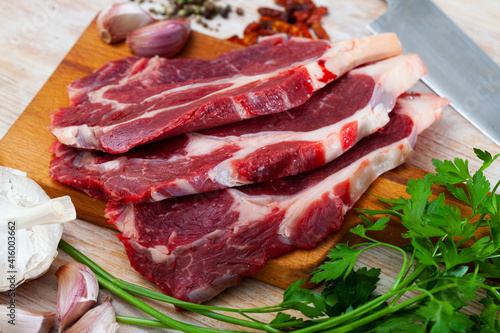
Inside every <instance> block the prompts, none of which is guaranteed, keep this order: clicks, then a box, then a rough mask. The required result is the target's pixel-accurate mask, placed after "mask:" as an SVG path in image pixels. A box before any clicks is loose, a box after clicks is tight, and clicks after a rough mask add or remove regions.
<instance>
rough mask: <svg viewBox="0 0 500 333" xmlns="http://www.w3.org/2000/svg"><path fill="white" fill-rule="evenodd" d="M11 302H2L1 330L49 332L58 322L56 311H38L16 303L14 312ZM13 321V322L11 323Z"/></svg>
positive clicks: (0, 311) (14, 332)
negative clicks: (11, 308)
mask: <svg viewBox="0 0 500 333" xmlns="http://www.w3.org/2000/svg"><path fill="white" fill-rule="evenodd" d="M9 306H10V304H6V303H3V304H0V317H1V318H2V319H0V332H10V333H18V332H19V333H26V332H30V333H48V332H50V330H51V329H52V327H53V326H54V323H55V322H56V314H55V313H54V312H47V311H36V310H30V309H27V308H23V307H20V306H19V305H17V304H16V305H15V309H13V311H14V312H13V313H11V310H10V308H9ZM9 321H11V323H12V324H11V323H9Z"/></svg>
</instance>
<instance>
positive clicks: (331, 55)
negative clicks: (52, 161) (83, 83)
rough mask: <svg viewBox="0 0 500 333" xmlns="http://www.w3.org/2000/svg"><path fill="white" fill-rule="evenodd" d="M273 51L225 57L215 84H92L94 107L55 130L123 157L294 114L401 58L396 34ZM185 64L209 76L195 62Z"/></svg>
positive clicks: (286, 43)
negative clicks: (328, 89)
mask: <svg viewBox="0 0 500 333" xmlns="http://www.w3.org/2000/svg"><path fill="white" fill-rule="evenodd" d="M266 43H267V44H266V45H267V47H265V48H261V49H258V51H259V52H255V49H254V48H253V47H248V48H245V49H243V50H240V51H236V52H237V56H234V55H233V54H232V53H230V54H229V55H226V56H224V58H226V59H229V60H228V62H227V64H228V65H227V69H228V74H226V75H225V76H217V75H220V74H221V72H223V71H222V69H219V70H215V71H214V72H215V73H216V74H214V75H215V77H209V78H207V77H205V76H204V75H201V74H200V75H201V78H200V77H196V74H195V75H194V76H195V77H194V78H193V79H189V78H188V80H187V81H182V82H174V83H170V82H167V83H164V84H163V83H162V82H155V83H153V84H147V83H146V84H145V85H146V86H145V87H142V86H141V87H140V88H142V89H135V88H136V85H137V84H141V85H142V84H143V83H144V80H141V79H140V78H136V79H133V80H132V81H133V82H132V83H130V84H127V82H126V78H127V77H128V76H127V75H126V74H123V75H125V76H126V77H125V78H122V79H121V80H119V83H118V84H117V85H116V86H113V85H112V81H110V82H111V85H112V86H110V85H106V86H104V87H102V88H97V87H98V86H99V84H97V86H96V87H94V86H92V83H89V85H90V86H91V87H90V88H89V90H90V91H89V97H88V99H86V100H85V99H84V98H83V101H82V102H81V103H80V104H78V105H75V106H71V107H66V108H60V109H59V110H58V111H57V112H56V113H55V114H53V115H52V124H51V126H50V129H51V131H52V133H53V134H54V135H55V136H56V138H57V139H58V140H59V141H60V142H61V143H63V144H66V145H69V146H72V147H78V148H83V149H100V150H104V151H107V152H110V153H123V152H126V151H128V150H130V149H131V148H133V147H134V146H137V145H142V144H145V143H147V142H151V141H158V140H161V139H165V138H167V137H172V136H175V135H179V134H183V133H187V132H191V131H195V130H200V129H206V128H212V127H215V126H219V125H223V124H227V123H232V122H236V121H239V120H241V119H245V118H252V117H255V116H260V115H266V114H272V113H276V112H281V111H285V110H288V109H290V108H293V107H296V106H298V105H301V104H303V103H304V102H305V101H306V100H307V99H309V98H310V97H311V95H312V93H313V92H314V91H316V90H318V89H319V88H321V87H323V86H325V85H326V84H327V83H329V82H331V81H333V80H334V79H336V78H337V77H338V76H340V75H342V74H344V73H345V72H347V71H348V70H350V69H352V68H354V67H356V66H358V65H361V64H364V63H367V62H371V61H375V60H380V59H383V58H387V57H391V56H394V55H397V54H399V53H401V52H402V50H401V46H400V43H399V41H398V39H397V37H396V36H395V35H394V34H382V35H377V36H371V37H361V38H359V39H354V40H350V41H345V42H338V43H330V42H328V41H319V40H318V41H313V40H310V39H303V38H293V37H292V38H290V39H288V40H285V39H284V38H283V37H282V36H277V37H276V36H273V37H269V38H268V40H267V42H266ZM132 62H133V61H132ZM135 63H137V62H135ZM178 63H179V64H183V65H185V66H186V67H187V68H188V67H189V68H190V67H191V65H192V66H193V68H191V70H193V71H195V72H196V71H197V72H199V73H203V72H204V69H203V67H201V68H200V67H196V66H197V65H196V63H194V62H193V61H191V60H189V59H185V60H184V62H180V61H179V62H178ZM111 67H113V66H111ZM104 71H106V70H104ZM111 71H112V70H111ZM118 72H119V71H118ZM117 75H118V76H120V74H117ZM123 75H121V76H123ZM132 75H133V74H132ZM139 76H140V75H139ZM146 76H147V78H148V79H149V78H150V77H151V76H150V75H146ZM108 79H109V78H108ZM103 81H106V79H103ZM146 81H147V80H146ZM153 81H154V80H153ZM156 83H159V84H156ZM75 86H80V85H75ZM96 88H97V90H93V91H92V89H96ZM76 95H77V97H74V98H76V99H77V100H81V99H82V97H81V96H80V95H81V94H80V93H76ZM78 96H80V97H78Z"/></svg>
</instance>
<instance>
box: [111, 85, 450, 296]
mask: <svg viewBox="0 0 500 333" xmlns="http://www.w3.org/2000/svg"><path fill="white" fill-rule="evenodd" d="M447 103H448V100H445V99H442V98H439V97H437V96H436V95H433V94H427V95H422V96H411V97H406V98H401V99H399V100H398V105H396V108H395V111H394V112H393V113H392V114H391V120H390V122H389V124H388V125H387V126H385V127H384V128H383V129H382V130H380V131H379V132H377V133H374V134H373V135H371V136H370V137H367V138H365V139H363V140H361V141H360V142H359V143H358V144H356V146H354V147H353V148H352V149H350V150H349V151H347V152H346V153H344V154H343V155H341V156H340V157H339V158H337V159H336V160H334V161H333V162H330V163H329V164H327V165H325V166H324V167H322V168H319V169H315V170H313V171H310V172H307V173H302V174H299V175H296V176H291V177H286V178H280V179H276V180H272V181H269V182H266V183H260V184H253V185H247V186H243V187H239V188H231V189H227V190H222V191H218V192H211V193H205V194H199V195H194V196H185V197H179V198H173V199H167V200H163V201H159V202H154V203H142V204H129V205H120V204H117V203H112V202H109V203H108V206H107V210H106V211H107V217H108V218H109V219H110V222H111V223H113V224H114V225H115V226H116V227H117V228H118V229H119V230H120V231H121V232H122V234H121V235H119V236H118V237H119V238H120V240H121V241H122V242H123V244H124V246H125V248H126V252H127V255H128V257H129V259H130V262H131V265H132V266H133V267H134V268H135V269H136V270H137V271H139V272H140V273H141V274H142V275H144V276H145V277H146V278H147V279H148V280H150V281H153V282H155V283H156V284H157V285H158V286H159V287H160V288H161V289H162V290H163V291H164V292H165V293H167V294H169V295H172V296H174V297H176V298H179V299H183V300H187V301H190V302H195V303H199V302H203V301H206V300H208V299H210V298H212V297H214V296H215V295H217V294H218V293H220V292H221V291H222V290H224V289H226V288H227V287H230V286H234V285H236V284H238V283H239V282H240V281H241V279H242V277H243V276H247V275H250V274H253V273H255V272H257V271H258V270H259V269H261V268H262V267H263V265H264V264H265V262H266V260H267V259H269V258H271V257H274V256H277V255H279V254H281V253H283V252H286V251H290V250H292V249H293V248H294V247H300V248H311V247H314V246H316V244H317V243H318V242H319V241H321V240H322V239H324V238H325V237H326V236H327V235H328V234H329V233H330V232H331V231H333V230H336V229H338V228H339V227H340V226H341V224H342V220H343V216H344V214H345V213H346V212H347V211H348V210H349V209H350V208H351V207H352V206H353V204H354V202H355V201H356V200H358V199H359V197H360V196H361V195H362V194H363V193H364V191H365V190H366V189H367V188H368V186H369V185H370V183H371V182H372V181H373V180H375V179H376V177H378V176H379V175H380V174H382V173H383V172H385V171H387V170H389V169H392V168H394V167H396V166H397V165H400V164H401V163H403V162H404V160H405V159H406V158H407V157H408V155H409V154H410V152H411V151H412V146H413V145H414V144H415V142H416V136H417V133H418V132H420V131H422V130H423V129H424V128H425V126H428V125H429V124H430V123H432V121H433V120H435V119H436V118H438V117H439V116H440V114H441V113H440V110H441V107H442V106H444V105H445V104H447Z"/></svg>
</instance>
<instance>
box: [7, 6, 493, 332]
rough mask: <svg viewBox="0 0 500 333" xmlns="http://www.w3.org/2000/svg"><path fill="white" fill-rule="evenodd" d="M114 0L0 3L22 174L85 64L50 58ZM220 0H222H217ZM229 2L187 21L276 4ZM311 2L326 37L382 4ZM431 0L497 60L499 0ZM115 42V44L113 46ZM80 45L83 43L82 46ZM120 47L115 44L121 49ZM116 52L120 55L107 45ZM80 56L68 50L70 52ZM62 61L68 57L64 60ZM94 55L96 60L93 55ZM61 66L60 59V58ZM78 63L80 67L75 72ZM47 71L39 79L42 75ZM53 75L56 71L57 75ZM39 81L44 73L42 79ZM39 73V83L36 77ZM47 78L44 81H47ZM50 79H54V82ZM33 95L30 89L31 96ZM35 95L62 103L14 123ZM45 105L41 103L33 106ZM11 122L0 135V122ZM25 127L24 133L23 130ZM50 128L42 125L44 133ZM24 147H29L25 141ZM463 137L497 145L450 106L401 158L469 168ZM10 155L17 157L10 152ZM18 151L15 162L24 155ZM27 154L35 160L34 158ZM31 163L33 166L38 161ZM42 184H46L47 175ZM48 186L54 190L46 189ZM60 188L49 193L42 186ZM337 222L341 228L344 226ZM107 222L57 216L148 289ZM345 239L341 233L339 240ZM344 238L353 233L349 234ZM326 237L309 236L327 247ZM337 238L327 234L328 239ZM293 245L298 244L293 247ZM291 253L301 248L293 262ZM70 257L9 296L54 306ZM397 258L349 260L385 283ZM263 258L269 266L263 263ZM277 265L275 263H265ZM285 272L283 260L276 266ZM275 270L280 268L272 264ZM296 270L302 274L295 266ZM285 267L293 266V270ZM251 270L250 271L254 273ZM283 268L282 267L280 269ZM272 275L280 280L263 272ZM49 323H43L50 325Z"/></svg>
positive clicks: (388, 188) (265, 298)
mask: <svg viewBox="0 0 500 333" xmlns="http://www.w3.org/2000/svg"><path fill="white" fill-rule="evenodd" d="M112 2H115V1H114V0H86V1H81V0H76V1H67V0H48V1H45V0H32V1H26V2H6V3H4V4H3V5H4V6H3V10H2V11H1V12H0V27H1V28H2V31H3V32H4V33H3V34H2V36H0V46H1V47H2V49H3V50H6V52H3V53H2V54H0V100H1V101H2V103H0V138H1V137H2V136H4V135H5V136H9V137H10V138H9V139H8V141H9V142H10V143H11V144H13V145H15V146H14V147H12V149H10V150H9V151H8V152H7V151H4V146H3V141H2V143H1V144H0V165H12V164H13V163H15V164H16V165H18V166H19V167H18V168H19V169H21V170H24V171H28V174H29V175H30V176H32V177H33V176H35V177H36V176H37V175H38V176H40V177H46V176H47V171H48V169H47V168H48V161H49V159H50V157H48V156H47V155H46V153H47V150H45V147H44V149H41V150H40V151H33V150H30V149H28V148H29V147H30V145H35V144H37V145H39V143H38V141H39V140H40V141H43V140H46V142H45V143H44V145H46V147H47V148H48V146H49V145H50V143H51V140H53V138H50V140H47V138H48V137H46V135H47V133H48V132H47V131H46V127H47V125H48V123H49V119H48V112H49V111H50V110H54V107H55V108H56V107H58V106H61V105H67V97H66V93H65V85H66V84H67V83H69V82H70V81H71V80H72V79H75V78H77V77H80V76H82V75H86V73H88V71H89V70H92V68H90V67H88V68H85V67H86V66H84V68H79V69H76V68H75V72H73V74H65V75H66V76H65V75H63V74H64V73H61V72H60V68H58V69H57V70H56V71H55V72H54V69H56V67H57V66H58V64H59V63H60V62H61V60H62V59H63V58H64V57H65V56H66V54H67V52H68V51H69V50H70V49H71V47H72V45H73V44H75V42H76V41H77V39H78V37H79V36H80V34H81V33H82V32H83V31H84V30H85V28H86V27H87V25H88V24H89V23H90V22H91V20H92V18H93V17H95V15H96V14H97V11H98V10H99V9H100V8H102V7H103V6H104V5H105V4H108V3H112ZM223 2H226V1H223ZM227 2H228V3H230V4H231V5H233V6H240V7H242V8H244V10H245V15H244V16H242V17H239V16H236V14H235V13H234V12H233V13H231V14H230V17H229V20H224V19H220V18H219V19H217V20H214V21H212V22H209V27H208V28H204V27H201V26H200V25H196V24H193V29H194V30H196V31H202V32H204V33H206V34H210V35H212V36H214V37H218V38H227V37H229V36H230V35H232V34H235V33H236V34H240V35H241V32H242V31H243V28H244V26H246V24H248V23H249V22H251V21H255V20H256V19H257V18H258V15H257V13H256V8H258V7H260V6H269V7H275V6H274V5H273V3H272V1H271V0H255V1H247V0H228V1H227ZM315 2H316V3H317V4H318V5H324V6H327V7H328V9H329V15H328V16H327V17H325V18H324V27H325V29H326V30H327V31H328V33H329V34H330V36H332V39H333V40H342V39H347V38H353V37H357V36H360V35H365V34H367V33H368V32H367V30H366V28H365V26H366V24H367V23H369V22H371V21H372V20H374V19H375V18H377V17H378V16H379V15H381V14H382V13H383V12H384V11H385V10H386V3H385V1H384V0H335V1H332V0H317V1H315ZM435 3H436V4H437V5H438V7H440V8H441V9H442V10H444V11H445V13H447V14H448V15H449V16H450V18H451V19H452V20H453V21H455V22H456V23H457V24H458V25H459V26H460V27H461V28H462V29H464V30H465V32H466V33H467V34H469V35H470V36H471V37H472V39H473V40H474V41H475V42H476V43H478V44H479V46H480V47H482V48H483V49H484V50H485V51H486V52H487V53H488V54H489V55H490V56H491V57H492V58H493V59H494V60H495V61H496V62H497V63H500V20H499V19H498V13H500V2H497V1H491V0H478V1H472V0H435ZM120 48H123V46H118V48H117V49H116V50H117V52H121V51H120ZM84 49H85V47H84ZM88 49H89V50H88V51H90V52H92V54H94V53H95V56H96V57H97V58H98V59H101V60H102V61H103V62H104V61H108V60H111V58H113V57H114V56H115V55H111V58H106V59H105V58H104V55H103V54H102V53H101V52H100V51H99V50H96V49H93V48H91V47H89V48H88ZM122 51H123V50H122ZM116 57H119V56H118V55H117V54H116ZM78 58H80V59H81V58H82V57H81V55H79V54H75V55H74V59H78ZM66 65H67V66H69V67H71V63H68V64H66ZM99 65H100V64H99ZM61 66H62V65H61ZM78 71H80V72H78ZM51 74H53V75H52V77H51V78H50V79H49V81H47V79H48V78H49V76H50V75H51ZM59 76H60V77H59ZM46 81H47V82H46ZM45 82H46V83H45ZM51 82H52V83H51ZM57 82H59V83H57ZM44 83H45V84H46V85H50V84H54V83H57V84H59V88H58V89H59V90H58V91H55V90H54V91H53V92H52V93H51V94H48V91H45V92H44V91H40V92H39V93H38V94H37V92H38V91H39V90H40V88H41V87H42V86H43V85H44ZM416 89H417V90H419V91H428V88H427V87H425V86H424V85H423V84H420V85H417V87H416ZM35 95H36V96H35ZM34 96H35V99H34V100H33V101H32V103H31V104H30V107H35V108H36V105H35V104H34V102H35V100H41V99H45V100H50V99H60V98H62V101H63V102H62V104H60V103H59V102H58V103H53V104H51V105H52V106H51V108H50V109H47V110H40V113H38V114H37V113H36V112H34V113H33V114H31V115H30V114H29V113H26V114H23V115H22V116H21V119H22V118H25V120H24V121H25V122H27V123H28V124H30V127H29V131H28V133H26V131H19V129H18V128H16V126H13V127H12V128H11V126H12V124H13V123H14V122H15V120H16V119H17V117H18V116H19V115H20V114H21V113H22V112H23V110H25V108H26V106H27V105H28V104H29V103H30V101H31V100H32V98H33V97H34ZM42 111H43V112H46V113H42ZM9 128H11V132H12V133H11V132H9V134H8V135H7V134H6V133H7V130H8V129H9ZM23 136H26V138H28V140H26V138H23ZM49 137H50V135H49ZM26 147H28V148H26ZM472 147H479V148H481V149H486V150H489V151H490V152H492V153H498V152H499V151H500V150H499V148H498V146H496V145H495V144H493V143H492V142H491V141H490V140H489V139H487V138H486V137H485V136H484V135H482V134H481V133H480V132H479V131H478V130H477V129H475V128H474V127H473V126H472V125H470V124H469V123H468V122H467V121H466V120H465V119H463V118H462V117H461V116H460V115H458V114H457V113H456V112H455V111H454V110H453V109H452V108H449V107H447V108H446V109H445V110H444V115H443V118H442V119H441V120H440V121H438V122H437V123H435V124H434V125H433V126H432V127H431V128H430V129H428V130H427V131H425V132H424V133H422V135H421V136H420V137H419V142H418V144H417V147H416V153H415V154H414V155H413V156H412V157H411V158H410V160H409V164H411V165H413V166H417V167H419V168H421V169H424V170H427V171H431V170H432V164H431V159H432V158H439V159H444V158H448V159H450V158H454V157H456V156H458V157H462V158H468V159H471V164H470V166H471V168H472V169H477V168H478V166H479V162H478V161H477V160H476V159H475V158H474V156H473V153H472ZM13 160H15V161H17V162H12V161H13ZM23 161H24V162H23ZM26 161H35V162H34V165H30V164H28V163H26ZM37 170H38V171H37ZM415 175H422V171H421V170H419V169H417V168H415V167H412V166H410V165H405V166H403V167H401V168H398V169H396V170H394V171H392V172H388V173H386V174H384V175H383V176H382V177H380V178H379V179H378V180H377V181H376V182H375V183H374V184H373V185H372V187H370V189H369V190H368V192H371V193H374V194H379V195H383V196H384V197H388V196H400V195H404V188H405V187H404V184H405V183H406V180H407V178H408V177H410V176H411V177H413V176H415ZM487 176H488V178H489V179H490V180H492V181H493V182H496V181H498V180H499V179H500V165H499V164H498V163H497V164H494V165H492V167H491V168H490V170H489V171H488V172H487ZM46 185H47V184H46ZM60 186H61V188H60V190H64V192H65V193H66V191H67V190H68V189H69V188H68V187H63V186H62V185H60ZM55 191H57V190H55ZM57 193H59V192H52V193H49V194H50V195H51V196H53V195H54V194H57ZM74 196H76V197H78V196H81V197H84V196H85V195H84V194H74ZM377 205H380V203H378V202H377V201H376V200H373V198H372V197H370V196H367V195H365V196H364V197H363V198H362V199H361V200H360V201H358V203H357V207H363V208H373V207H378V206H377ZM102 208H103V204H102V203H100V202H98V201H95V202H94V201H90V202H89V207H88V209H95V210H96V211H102ZM94 218H97V219H102V214H95V215H91V216H89V220H93V219H94ZM356 221H357V214H356V213H355V212H353V211H351V212H350V213H348V214H347V216H346V224H349V223H356ZM397 227H398V224H397V223H395V224H394V225H392V226H391V228H390V231H391V233H387V234H385V233H384V234H383V235H381V236H382V237H383V238H385V239H392V240H394V241H397V242H399V241H401V238H400V236H399V235H400V234H399V231H398V229H397ZM344 230H345V229H344ZM115 233H116V232H115V231H113V230H110V229H105V228H102V227H99V226H97V225H95V224H91V223H87V222H85V221H82V220H75V221H74V222H69V223H67V224H65V232H64V236H63V238H64V239H65V240H66V241H68V242H69V243H71V244H73V245H74V246H75V247H77V248H78V249H79V250H81V251H82V252H84V253H86V254H87V255H88V256H89V257H91V258H92V259H93V260H94V261H96V262H97V263H98V264H100V265H102V266H103V267H105V268H106V270H108V271H109V272H110V273H111V274H114V275H116V276H119V277H121V278H124V279H125V280H128V281H130V282H134V283H138V284H140V285H143V286H148V287H150V288H153V289H155V286H154V285H152V284H151V283H149V282H147V281H146V280H145V279H144V278H142V277H141V276H140V275H139V274H138V273H137V272H135V271H134V270H133V269H132V268H130V266H129V265H128V259H127V258H126V255H125V253H124V250H123V246H122V245H121V243H120V242H119V241H118V240H117V238H116V237H115V236H114V234H115ZM341 236H342V235H339V234H334V235H332V236H331V239H329V240H328V241H327V242H329V241H332V238H335V237H338V238H340V237H341ZM345 240H347V238H344V239H343V241H345ZM350 241H356V240H355V239H353V240H350ZM327 242H324V243H322V244H320V245H319V246H318V249H321V248H322V247H324V248H326V249H327V248H328V245H326V244H327ZM333 242H336V240H333ZM299 252H301V253H300V254H299ZM309 256H310V254H309V253H308V252H307V251H298V252H295V253H294V254H293V255H292V254H287V255H284V256H281V257H279V258H276V259H275V260H276V261H280V263H279V264H278V265H280V266H281V267H287V265H295V267H300V266H297V265H296V262H297V261H299V262H302V263H306V262H309V261H308V260H309ZM293 258H300V259H298V260H297V261H295V262H294V260H293ZM69 261H73V259H72V258H71V257H69V256H68V255H67V254H65V253H64V252H62V251H61V252H60V253H59V255H58V256H57V258H56V260H55V261H54V263H53V265H52V266H51V268H50V270H49V271H48V272H47V273H46V274H45V275H44V276H42V277H40V278H38V279H36V280H34V281H29V282H27V283H24V284H23V285H21V286H20V287H19V288H17V290H16V296H15V300H16V302H17V303H18V304H19V305H21V306H26V307H29V308H32V309H37V310H45V311H55V304H56V297H57V280H56V278H55V276H54V272H55V271H56V269H57V268H58V267H59V266H61V265H62V264H65V263H67V262H69ZM400 262H401V258H400V257H399V256H398V254H395V253H394V252H392V251H390V250H386V249H382V248H380V249H375V250H374V251H370V252H366V253H364V254H363V255H362V256H361V257H360V258H359V259H358V264H357V267H360V266H369V267H380V268H382V276H381V278H382V279H381V281H380V282H379V292H380V293H383V292H384V291H387V290H388V289H389V288H390V285H391V283H392V281H393V280H394V276H395V275H396V274H397V272H398V266H399V263H400ZM270 265H271V266H267V267H266V268H265V269H264V270H263V271H262V273H261V274H264V275H266V274H267V276H272V274H268V273H266V270H268V271H269V270H270V273H274V275H279V274H277V273H278V272H277V271H273V270H272V267H273V266H272V265H273V263H271V264H270ZM269 267H271V268H269ZM274 267H276V266H274ZM310 269H311V268H310V267H307V265H305V264H303V265H302V270H303V271H304V272H306V271H308V270H310ZM285 272H290V270H288V271H287V270H285ZM279 273H280V274H282V273H283V272H282V271H280V272H279ZM299 274H303V273H300V272H299ZM292 275H293V274H292ZM257 277H258V275H257ZM287 278H290V277H287ZM271 283H274V284H276V285H279V282H276V281H271ZM282 292H283V290H282V289H281V288H279V287H275V286H273V285H271V284H268V283H264V282H262V281H259V280H257V279H254V278H246V279H244V280H243V282H242V283H241V284H240V285H239V286H238V287H235V288H230V289H229V290H227V291H225V292H223V293H222V294H221V295H219V296H218V297H216V298H215V299H213V300H211V301H210V302H209V304H213V305H223V306H233V307H255V306H266V305H272V304H277V303H279V302H280V300H281V297H282ZM107 295H109V293H108V292H107V291H106V290H104V289H101V295H100V297H99V299H100V300H103V299H104V298H105V297H106V296H107ZM8 301H10V297H8V296H7V294H5V293H0V303H5V302H8ZM112 303H113V306H114V308H115V311H116V313H117V314H121V315H131V316H139V317H144V314H143V313H141V312H140V311H138V310H136V309H134V308H132V307H130V306H129V305H128V304H127V303H126V302H125V301H122V300H120V299H118V298H114V299H113V301H112ZM153 304H154V306H155V307H156V308H157V309H158V310H160V311H163V312H164V313H166V314H167V315H169V316H171V317H173V318H175V319H178V320H181V321H186V322H189V323H193V324H197V325H202V326H209V327H214V328H218V329H235V328H234V327H232V326H231V325H228V324H222V323H219V322H215V321H213V320H210V319H207V318H203V317H201V316H198V315H196V314H192V313H186V312H182V313H179V312H177V311H175V310H174V309H173V308H172V307H171V306H168V305H160V304H157V303H154V302H153ZM468 311H470V312H471V313H477V312H478V311H477V307H476V306H475V305H473V306H472V307H471V308H470V309H468ZM259 319H263V320H270V319H271V317H270V316H266V315H262V316H260V317H259ZM57 328H58V327H57V324H56V326H55V327H54V328H53V330H52V331H51V332H57ZM160 331H164V330H160V329H152V328H142V327H137V326H131V325H125V324H121V325H120V329H119V332H160Z"/></svg>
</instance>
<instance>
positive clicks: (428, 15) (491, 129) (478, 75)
mask: <svg viewBox="0 0 500 333" xmlns="http://www.w3.org/2000/svg"><path fill="white" fill-rule="evenodd" d="M387 2H388V9H387V12H386V13H385V14H384V15H382V16H381V17H379V18H378V19H377V20H375V21H374V22H372V23H370V24H369V25H368V29H369V30H371V32H372V33H382V32H395V33H396V34H397V35H398V37H399V39H400V40H401V44H402V46H403V49H404V51H405V52H407V53H417V54H418V55H419V56H420V57H421V58H422V60H423V61H424V63H425V65H426V66H427V69H428V74H427V75H425V76H424V77H423V78H422V81H424V83H426V84H427V85H428V86H429V88H431V89H432V90H434V92H435V93H437V94H438V95H440V96H443V97H446V98H449V99H450V100H451V104H450V105H451V106H452V107H453V108H454V109H455V110H457V111H458V112H459V113H460V114H461V115H462V116H463V117H464V118H465V119H467V120H468V121H469V122H471V123H472V124H473V125H474V126H476V127H477V128H478V129H479V130H480V131H481V132H483V133H484V134H485V135H486V136H488V137H489V138H490V139H491V140H493V141H494V142H495V143H496V144H497V145H500V67H499V66H498V65H497V64H496V63H495V62H494V61H493V59H491V58H490V57H489V56H488V55H487V54H486V53H485V52H484V51H483V50H482V49H481V48H479V46H477V45H476V44H475V43H474V42H473V41H472V40H471V39H470V38H469V37H468V36H467V35H466V34H465V33H464V32H463V31H462V30H461V29H460V28H459V27H458V26H457V25H456V24H455V23H453V22H452V21H451V20H450V19H449V18H448V17H447V16H446V15H445V14H444V13H443V12H442V11H441V10H440V9H439V8H438V7H436V5H434V3H432V1H430V0H387ZM457 130H459V129H457Z"/></svg>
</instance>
